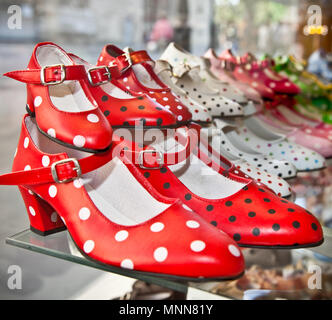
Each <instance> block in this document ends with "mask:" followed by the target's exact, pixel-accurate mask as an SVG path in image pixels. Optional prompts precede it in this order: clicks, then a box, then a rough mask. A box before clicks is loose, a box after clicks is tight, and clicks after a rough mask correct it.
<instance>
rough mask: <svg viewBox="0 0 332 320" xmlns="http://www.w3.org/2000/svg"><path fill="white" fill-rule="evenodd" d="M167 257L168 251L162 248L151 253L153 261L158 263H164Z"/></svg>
mask: <svg viewBox="0 0 332 320" xmlns="http://www.w3.org/2000/svg"><path fill="white" fill-rule="evenodd" d="M167 255H168V251H167V249H166V248H164V247H160V248H158V249H156V250H155V251H154V253H153V257H154V259H155V260H156V261H158V262H163V261H165V260H166V258H167Z"/></svg>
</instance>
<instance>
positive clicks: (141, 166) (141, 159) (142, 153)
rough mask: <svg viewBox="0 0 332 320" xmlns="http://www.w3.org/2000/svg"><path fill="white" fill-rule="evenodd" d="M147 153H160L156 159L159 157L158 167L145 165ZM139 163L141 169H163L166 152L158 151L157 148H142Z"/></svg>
mask: <svg viewBox="0 0 332 320" xmlns="http://www.w3.org/2000/svg"><path fill="white" fill-rule="evenodd" d="M146 153H156V154H157V155H158V157H157V158H156V159H158V160H159V161H158V164H159V165H158V167H146V166H144V154H146ZM138 165H139V166H140V168H141V169H145V170H147V169H150V170H158V169H161V168H162V167H163V165H164V154H163V153H162V152H161V151H156V150H142V151H140V153H139V156H138Z"/></svg>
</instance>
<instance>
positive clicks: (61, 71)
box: [40, 64, 66, 86]
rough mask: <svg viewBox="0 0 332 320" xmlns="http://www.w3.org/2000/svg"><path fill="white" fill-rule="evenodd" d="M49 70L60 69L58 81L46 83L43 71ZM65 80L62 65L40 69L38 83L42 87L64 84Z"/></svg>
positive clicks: (64, 71)
mask: <svg viewBox="0 0 332 320" xmlns="http://www.w3.org/2000/svg"><path fill="white" fill-rule="evenodd" d="M49 68H60V75H61V78H60V80H55V81H46V80H45V71H46V69H49ZM56 71H57V70H56ZM54 73H55V72H54ZM65 79H66V69H65V66H64V65H63V64H54V65H48V66H45V67H42V68H41V71H40V82H41V83H42V85H43V86H50V85H55V84H60V83H62V82H64V81H65Z"/></svg>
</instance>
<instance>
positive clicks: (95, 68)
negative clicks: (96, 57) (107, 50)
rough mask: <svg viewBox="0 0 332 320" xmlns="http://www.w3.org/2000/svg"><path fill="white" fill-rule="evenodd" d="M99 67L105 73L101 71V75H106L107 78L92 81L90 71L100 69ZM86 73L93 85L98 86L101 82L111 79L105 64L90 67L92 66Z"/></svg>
mask: <svg viewBox="0 0 332 320" xmlns="http://www.w3.org/2000/svg"><path fill="white" fill-rule="evenodd" d="M100 69H104V70H105V73H103V75H104V76H107V79H106V80H103V81H98V82H93V80H92V75H91V72H92V71H94V70H100ZM87 75H88V80H89V82H90V84H91V85H92V86H93V87H97V86H100V85H101V84H105V83H107V82H109V81H111V79H112V75H111V72H110V71H109V69H108V67H107V66H99V67H92V68H90V69H88V71H87Z"/></svg>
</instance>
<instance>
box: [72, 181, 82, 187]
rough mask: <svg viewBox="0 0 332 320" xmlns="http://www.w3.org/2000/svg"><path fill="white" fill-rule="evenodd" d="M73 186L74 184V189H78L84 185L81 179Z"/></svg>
mask: <svg viewBox="0 0 332 320" xmlns="http://www.w3.org/2000/svg"><path fill="white" fill-rule="evenodd" d="M73 184H74V187H75V188H77V189H79V188H81V187H82V185H83V184H82V181H81V179H75V180H74V181H73Z"/></svg>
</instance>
